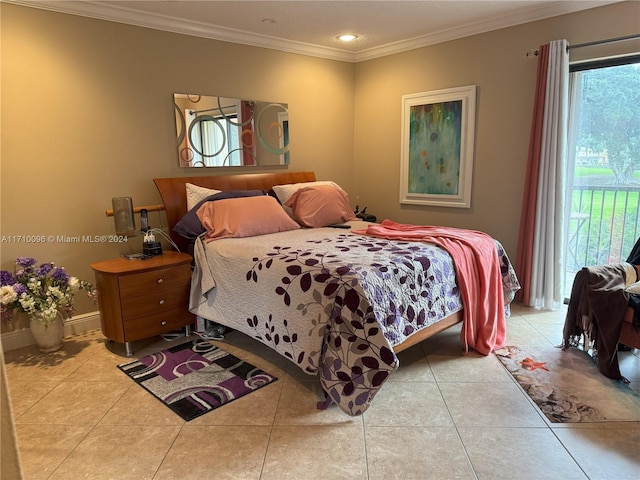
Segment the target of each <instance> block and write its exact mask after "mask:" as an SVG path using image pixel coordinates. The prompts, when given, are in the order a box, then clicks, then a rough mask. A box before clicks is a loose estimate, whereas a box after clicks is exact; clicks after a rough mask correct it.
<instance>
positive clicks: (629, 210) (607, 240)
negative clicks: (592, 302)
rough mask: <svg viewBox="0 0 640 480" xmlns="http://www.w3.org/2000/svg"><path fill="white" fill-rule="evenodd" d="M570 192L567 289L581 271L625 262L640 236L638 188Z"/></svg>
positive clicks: (607, 187) (606, 187)
mask: <svg viewBox="0 0 640 480" xmlns="http://www.w3.org/2000/svg"><path fill="white" fill-rule="evenodd" d="M571 190H572V192H571V193H572V204H571V206H572V210H571V217H570V220H569V228H568V236H567V242H566V247H567V257H566V277H567V278H566V280H567V283H568V285H569V287H570V286H571V284H572V282H573V277H574V276H575V273H576V272H577V271H578V270H580V269H581V268H582V267H585V266H593V265H606V264H611V263H619V262H624V261H625V260H626V259H627V257H628V255H629V253H630V252H631V249H632V248H633V246H634V244H635V243H636V241H637V240H638V237H639V236H640V186H615V185H604V186H602V185H600V186H589V185H574V186H572V187H571ZM567 293H570V292H567Z"/></svg>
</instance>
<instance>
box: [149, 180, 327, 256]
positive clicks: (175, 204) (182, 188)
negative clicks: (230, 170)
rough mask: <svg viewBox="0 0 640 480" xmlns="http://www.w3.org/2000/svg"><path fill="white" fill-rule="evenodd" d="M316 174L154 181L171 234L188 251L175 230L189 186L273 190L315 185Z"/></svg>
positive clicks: (185, 243) (182, 248)
mask: <svg viewBox="0 0 640 480" xmlns="http://www.w3.org/2000/svg"><path fill="white" fill-rule="evenodd" d="M315 179H316V175H315V173H314V172H274V173H250V174H245V175H216V176H211V177H177V178H154V179H153V182H154V183H155V184H156V187H157V188H158V191H159V192H160V196H161V197H162V202H163V203H164V208H165V211H166V213H167V221H168V222H169V234H170V236H171V239H172V240H173V241H174V242H175V243H176V245H178V248H179V249H180V251H183V252H184V251H186V250H187V245H188V243H189V242H188V241H187V239H185V238H183V237H181V236H180V235H178V234H176V233H174V232H173V227H174V226H175V224H176V223H178V222H179V221H180V219H181V218H182V217H183V216H184V215H185V214H186V213H187V187H186V184H187V183H192V184H194V185H199V186H201V187H206V188H213V189H216V190H266V191H269V190H271V187H273V186H274V185H282V184H287V183H300V182H313V181H315Z"/></svg>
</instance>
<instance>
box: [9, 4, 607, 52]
mask: <svg viewBox="0 0 640 480" xmlns="http://www.w3.org/2000/svg"><path fill="white" fill-rule="evenodd" d="M2 1H5V2H8V3H15V4H19V5H25V6H31V7H38V8H44V9H48V10H54V11H58V12H64V13H70V14H75V15H82V16H87V17H93V18H99V19H103V20H110V21H116V22H121V23H127V24H132V25H138V26H143V27H149V28H156V29H160V30H166V31H171V32H177V33H184V34H188V35H196V36H201V37H206V38H213V39H217V40H224V41H228V42H234V43H241V44H246V45H253V46H260V47H266V48H272V49H276V50H282V51H287V52H294V53H300V54H304V55H312V56H317V57H323V58H330V59H335V60H343V61H350V62H358V61H362V60H368V59H371V58H376V57H381V56H384V55H389V54H393V53H399V52H402V51H407V50H411V49H413V48H419V47H423V46H426V45H433V44H436V43H440V42H444V41H448V40H454V39H456V38H462V37H466V36H470V35H475V34H478V33H482V32H488V31H491V30H497V29H499V28H504V27H509V26H513V25H518V24H522V23H526V22H532V21H535V20H542V19H545V18H549V17H554V16H557V15H564V14H566V13H572V12H576V11H579V10H585V9H589V8H594V7H598V6H601V5H605V4H609V3H615V1H611V0H609V1H606V0H605V1H598V0H585V1H582V0H560V1H529V0H515V1H506V0H497V1H488V0H467V1H462V0H441V1H431V0H430V1H417V0H412V1H402V0H391V1H389V0H351V1H331V0H325V1H317V0H302V1H267V0H258V1H245V0H235V1H217V0H198V1H192V0H145V1H138V0H128V1H122V0H2ZM345 32H349V33H355V34H357V35H359V38H358V40H356V41H354V42H351V43H343V42H340V41H338V40H337V39H336V36H337V35H339V34H341V33H345Z"/></svg>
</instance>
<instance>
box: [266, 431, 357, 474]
mask: <svg viewBox="0 0 640 480" xmlns="http://www.w3.org/2000/svg"><path fill="white" fill-rule="evenodd" d="M260 479H261V480H283V479H294V480H299V479H304V480H316V479H317V480H327V479H342V480H349V479H359V480H360V479H361V480H365V479H367V464H366V455H365V445H364V431H363V428H362V425H361V424H357V423H351V424H343V425H305V426H280V425H276V426H274V427H273V431H272V432H271V438H270V440H269V447H268V449H267V456H266V459H265V462H264V468H263V470H262V476H261V477H260Z"/></svg>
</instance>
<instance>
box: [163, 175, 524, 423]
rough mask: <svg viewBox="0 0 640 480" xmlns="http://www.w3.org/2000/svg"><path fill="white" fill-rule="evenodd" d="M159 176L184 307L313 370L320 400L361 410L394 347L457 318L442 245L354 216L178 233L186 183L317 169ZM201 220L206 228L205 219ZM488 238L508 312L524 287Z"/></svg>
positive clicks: (268, 178)
mask: <svg viewBox="0 0 640 480" xmlns="http://www.w3.org/2000/svg"><path fill="white" fill-rule="evenodd" d="M154 182H155V184H156V186H157V188H158V190H159V192H160V195H161V197H162V200H163V203H164V207H165V210H166V214H167V220H168V223H169V227H170V230H171V237H172V239H173V241H174V242H175V243H176V246H177V247H178V248H179V249H180V250H181V251H188V252H192V254H193V256H194V270H193V275H192V286H191V298H190V311H191V312H192V313H194V314H196V315H199V316H201V317H203V318H206V319H208V320H211V321H213V322H216V323H219V324H221V325H224V326H226V327H228V328H231V329H234V330H238V331H240V332H243V333H245V334H247V335H249V336H251V337H253V338H256V339H257V340H259V341H261V342H262V343H264V344H266V345H268V346H269V347H271V348H273V349H274V350H275V351H277V352H278V353H279V354H281V355H282V356H284V357H286V358H287V359H289V360H290V361H291V362H293V363H295V364H296V365H297V366H298V367H300V368H301V369H302V370H304V371H305V372H306V373H308V374H310V375H318V376H319V377H320V382H321V384H322V388H323V391H324V393H325V396H326V400H325V402H321V403H320V404H319V406H321V407H327V406H328V405H330V404H332V403H335V404H337V405H338V406H339V407H340V408H341V409H342V410H343V411H344V412H345V413H347V414H349V415H360V414H362V413H363V412H364V411H365V410H366V409H367V408H368V406H369V405H370V403H371V401H372V400H373V398H374V396H375V394H376V393H377V392H378V391H379V389H380V388H381V387H382V385H383V384H384V383H385V381H386V380H387V379H388V378H389V376H391V375H392V374H393V372H394V371H395V370H396V369H397V368H398V365H399V362H398V358H397V355H396V354H397V353H399V352H400V351H402V350H404V349H406V348H409V347H410V346H412V345H415V344H416V343H418V342H421V341H423V340H424V339H426V338H428V337H430V336H432V335H435V334H436V333H438V332H441V331H443V330H445V329H448V328H450V327H451V326H453V325H455V324H457V323H459V322H461V321H462V320H463V316H464V315H463V313H464V309H463V302H462V297H461V295H460V291H459V288H458V282H457V280H456V275H455V269H454V265H453V262H452V258H451V256H450V255H449V254H448V253H447V251H446V250H444V249H443V248H441V247H438V246H436V245H433V244H430V243H426V242H414V241H402V240H389V239H385V238H377V237H372V236H368V235H363V234H362V232H364V231H365V230H366V229H367V227H368V226H369V225H370V224H368V223H366V222H363V221H361V220H358V219H355V218H348V216H345V217H344V218H345V220H344V221H342V222H340V223H341V225H342V227H343V228H334V227H324V226H323V227H318V228H307V227H302V228H300V226H299V225H298V227H299V228H294V229H291V230H287V229H285V230H283V231H273V232H271V231H268V232H267V233H263V232H259V233H260V234H257V235H253V234H249V235H246V236H241V237H240V238H224V237H217V238H215V239H213V241H208V239H207V237H206V236H205V235H200V236H199V237H197V238H195V239H194V238H191V239H187V238H184V237H183V236H182V235H180V234H178V233H177V232H176V231H174V230H175V229H179V228H178V227H180V225H181V224H182V223H183V222H184V221H185V219H186V218H187V217H189V215H191V216H193V210H194V202H195V200H193V199H191V201H190V202H189V200H190V198H189V195H191V194H192V193H193V192H190V193H189V195H188V193H187V184H189V186H190V187H193V186H194V185H197V186H198V187H199V188H202V189H205V192H206V189H211V190H213V191H221V192H225V193H227V192H237V191H241V192H244V191H263V192H264V193H271V194H273V192H274V190H277V188H279V187H278V186H291V185H292V184H308V183H309V182H316V178H315V174H314V173H313V172H276V173H258V174H245V175H223V176H211V177H179V178H156V179H154ZM319 183H322V182H319ZM326 183H332V182H326ZM334 185H335V184H334ZM274 187H275V188H274ZM280 188H281V187H280ZM314 188H317V189H318V191H319V190H320V189H321V188H326V189H327V190H329V187H325V186H319V187H314ZM338 189H339V187H338ZM306 190H310V188H309V189H306ZM302 191H304V190H302ZM209 193H211V192H209ZM203 195H204V194H203ZM213 195H214V196H216V195H224V193H221V194H213ZM232 198H234V197H232ZM225 200H226V199H225ZM254 200H255V201H256V202H257V201H260V202H263V201H264V202H266V199H263V198H260V199H257V198H255V199H254ZM254 200H243V202H245V203H246V204H247V205H248V204H249V201H251V202H253V201H254ZM188 203H190V205H189V206H190V207H191V209H188ZM200 203H201V205H207V206H211V208H214V206H216V205H217V206H221V205H222V204H223V203H226V204H227V205H229V204H230V203H233V201H232V202H229V201H227V202H221V201H216V202H206V199H205V200H203V199H202V198H201V199H200ZM235 203H240V202H235ZM272 203H274V204H276V205H277V209H278V210H285V207H283V206H282V205H280V204H279V203H276V202H275V201H274V202H271V203H269V208H271V205H272ZM260 205H262V204H260ZM196 206H197V203H196ZM215 208H219V207H215ZM260 208H261V207H260ZM274 208H276V207H274ZM255 209H256V208H254V209H253V210H254V211H255ZM202 210H203V209H200V211H201V212H202ZM265 211H267V210H265ZM220 212H221V211H220V210H217V213H216V215H218V216H221V215H222V214H221V213H220ZM261 212H262V210H261ZM350 213H352V212H350ZM226 214H228V215H229V216H230V217H231V220H229V221H234V219H237V218H236V217H238V214H237V212H236V213H235V214H234V213H232V214H229V213H228V212H226ZM250 214H251V212H247V215H250ZM277 214H278V215H280V212H277ZM290 214H291V211H288V212H287V213H285V215H290ZM203 215H204V214H203ZM243 215H244V213H243ZM265 215H267V214H265ZM201 220H202V222H203V225H204V223H205V222H206V221H207V220H206V218H205V217H202V218H201ZM255 221H256V222H258V223H261V222H262V218H259V219H256V220H255ZM284 223H286V221H285V222H284ZM345 226H346V228H345ZM207 230H209V226H208V225H207ZM355 232H360V233H355ZM207 235H208V234H207ZM494 242H495V245H494V247H492V248H495V252H496V254H497V259H498V262H499V266H497V268H498V269H499V276H500V277H501V278H500V279H499V282H500V284H501V287H502V288H501V293H502V295H500V297H501V298H499V299H497V300H496V302H498V304H499V307H500V311H501V312H503V313H504V317H506V316H508V315H509V304H510V302H511V301H512V300H513V298H514V295H515V291H517V289H518V288H519V285H518V281H517V278H516V276H515V273H514V271H513V268H512V266H511V264H510V262H509V259H508V257H507V255H506V253H505V252H504V249H503V248H502V246H501V245H500V243H499V242H497V241H494ZM504 317H502V320H501V321H502V322H504ZM496 321H498V320H496ZM502 327H504V325H502ZM489 328H495V325H490V326H489ZM463 329H464V327H463Z"/></svg>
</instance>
